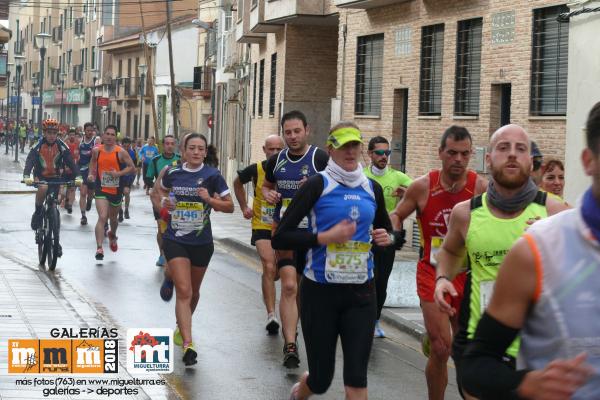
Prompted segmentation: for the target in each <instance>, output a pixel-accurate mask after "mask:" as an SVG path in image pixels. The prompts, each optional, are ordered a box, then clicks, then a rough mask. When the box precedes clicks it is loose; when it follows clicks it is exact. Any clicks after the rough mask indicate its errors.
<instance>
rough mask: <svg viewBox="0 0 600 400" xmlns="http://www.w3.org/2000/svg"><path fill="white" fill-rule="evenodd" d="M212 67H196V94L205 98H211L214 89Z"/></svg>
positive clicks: (194, 87) (194, 88)
mask: <svg viewBox="0 0 600 400" xmlns="http://www.w3.org/2000/svg"><path fill="white" fill-rule="evenodd" d="M212 76H213V74H212V68H207V67H194V85H193V86H192V89H193V90H194V94H195V95H197V96H201V97H203V98H205V99H206V98H210V95H211V90H212Z"/></svg>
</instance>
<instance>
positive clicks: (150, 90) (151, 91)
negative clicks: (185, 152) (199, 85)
mask: <svg viewBox="0 0 600 400" xmlns="http://www.w3.org/2000/svg"><path fill="white" fill-rule="evenodd" d="M139 5H140V18H141V19H142V35H143V36H144V58H145V59H146V65H147V66H148V78H150V84H149V85H148V96H149V97H150V104H151V105H152V122H153V124H154V136H155V137H156V138H158V137H159V132H158V121H157V119H156V104H155V102H154V72H153V71H152V63H151V62H150V58H149V57H148V41H147V40H146V25H145V24H144V10H143V9H142V0H139ZM142 101H143V100H142ZM141 121H142V116H141V115H140V126H141V125H142V122H141Z"/></svg>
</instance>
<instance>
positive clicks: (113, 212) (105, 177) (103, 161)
mask: <svg viewBox="0 0 600 400" xmlns="http://www.w3.org/2000/svg"><path fill="white" fill-rule="evenodd" d="M116 139H117V127H116V126H114V125H107V126H106V128H104V135H103V137H102V143H103V144H101V145H100V146H98V147H94V149H93V150H92V160H91V162H90V168H89V175H88V180H89V181H92V182H96V185H95V187H96V192H95V195H96V196H95V197H96V211H98V222H97V223H96V229H95V234H96V260H103V259H104V250H103V249H102V241H103V240H104V226H105V224H106V222H107V220H108V221H109V222H110V231H108V240H109V245H110V249H111V250H112V251H113V252H115V251H117V250H118V248H119V246H118V244H117V227H118V226H119V222H118V221H117V215H118V214H119V209H120V208H121V202H122V200H123V186H122V185H121V182H120V181H121V178H122V177H124V176H127V175H129V174H132V173H134V172H135V166H134V165H133V160H132V159H131V157H129V153H127V151H125V150H124V149H123V148H122V147H119V146H117V145H115V141H116Z"/></svg>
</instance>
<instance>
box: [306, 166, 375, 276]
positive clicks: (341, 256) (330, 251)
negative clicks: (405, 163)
mask: <svg viewBox="0 0 600 400" xmlns="http://www.w3.org/2000/svg"><path fill="white" fill-rule="evenodd" d="M319 173H320V174H321V175H322V176H323V186H324V187H323V193H322V194H321V197H320V198H319V199H318V200H317V202H316V203H315V205H314V206H313V208H312V210H311V211H310V214H309V222H308V229H309V230H310V231H312V232H313V233H315V234H318V233H319V232H324V231H326V230H328V229H330V228H331V227H333V226H334V225H335V224H337V223H339V222H341V221H343V220H352V221H355V222H356V224H357V226H356V232H355V233H354V236H352V240H350V241H348V242H346V243H344V244H335V243H332V244H329V245H327V246H316V247H312V248H310V249H309V250H308V253H307V255H306V267H305V268H304V276H306V277H307V278H308V279H310V280H313V281H316V282H319V283H344V284H361V283H364V282H366V281H368V280H370V279H372V278H373V254H372V253H371V243H370V242H371V235H370V229H371V225H372V224H373V220H374V219H375V210H376V209H377V202H376V200H375V193H374V191H373V182H372V181H371V180H366V181H365V182H364V183H363V184H362V185H360V186H357V187H355V188H350V187H347V186H343V185H340V184H339V183H337V182H336V181H334V180H333V179H332V178H331V177H330V176H329V175H328V174H327V173H326V172H324V171H322V172H319Z"/></svg>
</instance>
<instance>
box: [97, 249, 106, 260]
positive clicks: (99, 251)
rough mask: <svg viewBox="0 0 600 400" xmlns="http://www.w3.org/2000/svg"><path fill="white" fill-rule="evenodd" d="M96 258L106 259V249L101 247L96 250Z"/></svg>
mask: <svg viewBox="0 0 600 400" xmlns="http://www.w3.org/2000/svg"><path fill="white" fill-rule="evenodd" d="M96 260H99V261H101V260H104V250H102V249H101V248H99V249H97V250H96Z"/></svg>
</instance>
